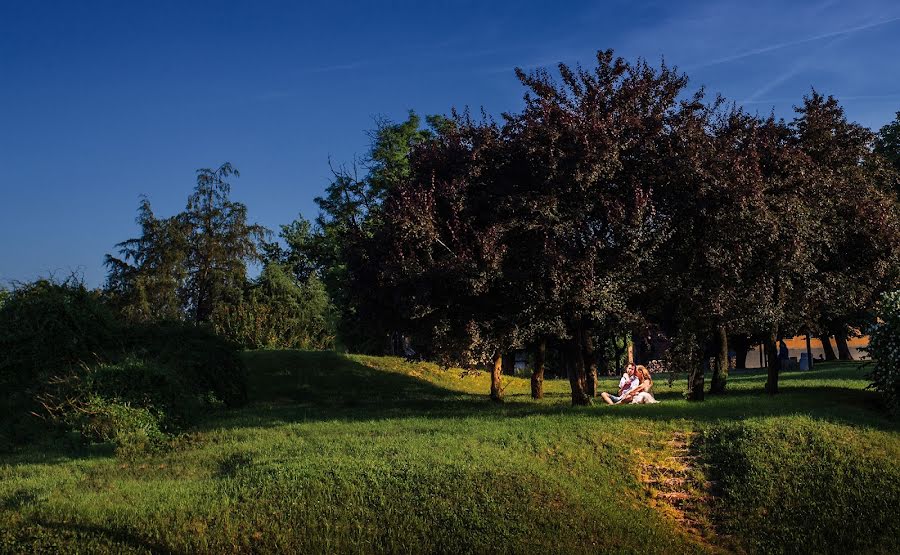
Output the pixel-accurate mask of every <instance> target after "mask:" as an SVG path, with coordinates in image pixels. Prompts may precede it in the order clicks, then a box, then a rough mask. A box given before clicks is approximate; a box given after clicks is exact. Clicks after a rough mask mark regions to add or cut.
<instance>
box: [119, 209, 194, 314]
mask: <svg viewBox="0 0 900 555" xmlns="http://www.w3.org/2000/svg"><path fill="white" fill-rule="evenodd" d="M136 221H137V224H138V225H139V226H140V228H141V235H140V237H137V238H134V239H128V240H126V241H123V242H121V243H119V244H117V245H116V247H117V248H118V249H119V254H120V256H121V258H116V257H114V256H111V255H109V254H107V255H106V262H105V264H106V267H107V269H108V272H109V273H108V275H107V279H106V287H105V290H106V292H107V293H108V294H109V295H110V297H111V298H112V301H113V304H114V305H115V306H117V307H118V308H119V309H120V311H121V312H122V313H123V315H124V316H125V317H126V318H128V319H129V320H132V321H137V322H149V321H158V320H179V319H181V318H183V316H184V313H183V309H184V304H183V298H182V292H183V288H184V285H185V282H186V280H187V276H188V272H189V267H188V255H189V252H190V249H189V243H188V237H189V235H190V229H189V227H188V225H187V222H186V221H185V219H184V218H183V217H182V216H181V215H178V216H173V217H171V218H164V219H159V218H157V217H156V216H155V215H154V214H153V210H152V208H151V206H150V201H149V199H147V198H143V199H141V203H140V206H139V208H138V216H137V220H136Z"/></svg>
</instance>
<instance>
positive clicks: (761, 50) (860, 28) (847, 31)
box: [686, 17, 900, 70]
mask: <svg viewBox="0 0 900 555" xmlns="http://www.w3.org/2000/svg"><path fill="white" fill-rule="evenodd" d="M895 21H900V17H892V18H890V19H885V20H882V21H876V22H874V23H867V24H865V25H857V26H856V27H850V28H847V29H841V30H839V31H832V32H830V33H822V34H820V35H815V36H812V37H806V38H803V39H799V40H793V41H787V42H780V43H776V44H770V45H768V46H763V47H760V48H754V49H752V50H746V51H744V52H740V53H738V54H733V55H731V56H725V57H722V58H717V59H715V60H710V61H707V62H702V63H699V64H694V65H692V66H689V67H687V68H686V69H689V70H690V69H698V68H704V67H709V66H714V65H718V64H724V63H728V62H733V61H736V60H740V59H743V58H749V57H750V56H758V55H759V54H765V53H767V52H773V51H775V50H781V49H782V48H788V47H790V46H797V45H800V44H806V43H809V42H814V41H818V40H823V39H828V38H833V37H840V36H844V35H849V34H851V33H858V32H859V31H865V30H868V29H873V28H875V27H880V26H882V25H887V24H889V23H894V22H895Z"/></svg>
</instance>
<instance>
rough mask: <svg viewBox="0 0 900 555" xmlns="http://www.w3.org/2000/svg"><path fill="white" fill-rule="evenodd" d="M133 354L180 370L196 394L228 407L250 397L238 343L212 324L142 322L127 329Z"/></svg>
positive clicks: (128, 340) (186, 385) (177, 371)
mask: <svg viewBox="0 0 900 555" xmlns="http://www.w3.org/2000/svg"><path fill="white" fill-rule="evenodd" d="M125 343H126V347H127V348H128V350H129V352H131V353H133V356H136V357H139V358H141V359H145V360H151V361H153V362H155V363H156V364H159V365H162V366H165V367H167V368H170V369H171V370H172V371H173V372H175V373H177V375H178V376H179V377H180V379H181V380H182V382H183V383H184V387H185V388H186V389H187V390H188V391H190V392H191V393H192V394H193V395H196V396H199V397H202V398H204V399H207V400H208V401H212V402H213V403H215V402H217V401H220V402H222V403H224V404H225V405H227V406H229V407H233V406H239V405H242V404H243V403H245V402H246V400H247V368H246V367H245V366H244V362H243V361H242V360H241V358H240V356H239V355H238V349H239V346H238V345H237V344H235V343H234V342H232V341H230V340H228V339H225V338H223V337H221V336H219V335H216V334H215V333H214V332H213V331H212V330H211V329H210V328H208V327H203V326H196V325H193V324H188V323H185V322H163V323H156V324H141V325H136V326H133V327H131V328H129V329H128V330H127V331H126V339H125Z"/></svg>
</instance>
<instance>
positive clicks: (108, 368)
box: [86, 356, 205, 432]
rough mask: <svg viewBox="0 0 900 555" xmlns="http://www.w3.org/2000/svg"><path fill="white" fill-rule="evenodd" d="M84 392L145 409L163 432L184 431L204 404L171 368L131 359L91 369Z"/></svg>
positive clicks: (183, 379) (202, 399) (181, 376)
mask: <svg viewBox="0 0 900 555" xmlns="http://www.w3.org/2000/svg"><path fill="white" fill-rule="evenodd" d="M86 391H87V392H88V394H89V395H90V394H94V395H98V396H100V397H101V398H103V399H110V400H113V401H114V402H117V403H124V404H127V405H129V406H133V407H144V408H146V409H147V410H149V411H150V412H151V413H152V414H153V415H154V416H155V418H156V420H157V423H158V426H159V427H160V429H162V430H163V431H166V432H176V431H180V430H182V429H184V427H185V426H187V425H188V424H190V423H191V422H192V421H193V420H194V419H195V418H196V416H197V414H198V413H199V412H200V411H201V410H202V408H203V405H204V402H205V398H204V396H203V394H202V393H198V392H196V391H194V390H193V389H192V388H191V387H190V384H189V383H186V380H185V377H184V376H183V375H181V374H179V373H178V372H177V371H176V370H174V369H173V368H172V367H171V366H165V365H162V364H159V363H157V362H153V361H149V360H146V359H140V358H135V357H133V356H132V357H128V358H126V359H124V360H122V361H120V362H117V363H111V364H101V365H98V366H97V367H96V368H93V369H92V371H91V372H90V374H89V377H88V379H87V385H86Z"/></svg>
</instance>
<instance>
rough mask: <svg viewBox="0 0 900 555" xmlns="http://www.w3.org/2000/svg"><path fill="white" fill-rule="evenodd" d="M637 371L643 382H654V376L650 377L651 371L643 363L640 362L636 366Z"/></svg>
mask: <svg viewBox="0 0 900 555" xmlns="http://www.w3.org/2000/svg"><path fill="white" fill-rule="evenodd" d="M635 371H637V374H638V377H639V378H640V380H641V382H643V381H645V380H650V383H651V384H652V383H653V378H651V377H650V371H649V370H647V367H646V366H644V365H643V364H638V365H637V367H636V368H635Z"/></svg>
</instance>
